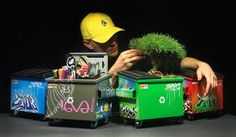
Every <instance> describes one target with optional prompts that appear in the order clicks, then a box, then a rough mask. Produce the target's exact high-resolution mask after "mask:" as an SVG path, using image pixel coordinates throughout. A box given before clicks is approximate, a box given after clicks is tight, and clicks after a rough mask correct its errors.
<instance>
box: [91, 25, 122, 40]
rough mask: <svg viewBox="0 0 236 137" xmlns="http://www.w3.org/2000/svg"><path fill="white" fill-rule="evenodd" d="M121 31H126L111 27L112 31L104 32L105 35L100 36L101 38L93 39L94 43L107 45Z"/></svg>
mask: <svg viewBox="0 0 236 137" xmlns="http://www.w3.org/2000/svg"><path fill="white" fill-rule="evenodd" d="M119 31H124V30H123V29H121V28H118V27H111V28H110V29H108V30H107V31H106V32H104V33H103V34H100V36H98V37H96V38H93V39H92V40H93V41H96V42H98V43H105V42H107V41H108V40H109V39H110V38H111V37H112V36H113V35H114V34H115V33H117V32H119Z"/></svg>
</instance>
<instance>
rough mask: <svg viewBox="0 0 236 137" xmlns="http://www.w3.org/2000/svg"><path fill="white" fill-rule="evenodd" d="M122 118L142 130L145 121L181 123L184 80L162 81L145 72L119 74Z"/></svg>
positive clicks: (118, 90) (117, 90)
mask: <svg viewBox="0 0 236 137" xmlns="http://www.w3.org/2000/svg"><path fill="white" fill-rule="evenodd" d="M118 78H119V86H118V88H117V89H116V96H117V97H118V98H119V111H120V116H121V117H122V118H123V120H124V122H125V123H126V121H127V120H132V121H135V127H136V128H140V127H142V124H143V121H144V120H152V119H162V118H176V120H177V122H178V123H179V122H182V116H183V115H184V112H183V103H184V100H183V80H184V79H183V78H182V77H175V78H160V77H158V76H155V75H151V74H149V73H146V72H142V71H120V72H118Z"/></svg>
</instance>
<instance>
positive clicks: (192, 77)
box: [181, 69, 224, 120]
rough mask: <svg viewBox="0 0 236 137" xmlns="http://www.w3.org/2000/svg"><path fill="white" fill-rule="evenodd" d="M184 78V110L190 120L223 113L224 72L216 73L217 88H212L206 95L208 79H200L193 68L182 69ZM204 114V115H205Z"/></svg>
mask: <svg viewBox="0 0 236 137" xmlns="http://www.w3.org/2000/svg"><path fill="white" fill-rule="evenodd" d="M181 76H182V77H183V78H184V79H185V80H184V112H185V116H186V118H187V119H188V120H194V119H195V118H196V116H203V114H204V115H205V116H207V114H212V112H213V113H215V114H216V115H222V114H223V78H224V76H223V75H222V74H219V73H216V76H217V88H214V89H211V90H210V91H209V93H208V94H207V95H205V96H204V94H203V93H204V92H205V87H206V81H205V79H203V80H201V81H198V80H197V74H196V72H195V71H193V70H187V69H186V70H182V72H181ZM205 116H204V117H205ZM209 116H210V115H209Z"/></svg>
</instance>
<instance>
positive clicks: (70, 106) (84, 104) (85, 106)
mask: <svg viewBox="0 0 236 137" xmlns="http://www.w3.org/2000/svg"><path fill="white" fill-rule="evenodd" d="M93 107H94V98H92V99H91V100H82V101H81V102H80V103H78V104H75V102H74V98H73V97H68V98H67V100H66V101H63V100H61V110H62V111H65V112H67V113H70V112H76V113H82V114H87V113H92V112H93V111H94V108H93Z"/></svg>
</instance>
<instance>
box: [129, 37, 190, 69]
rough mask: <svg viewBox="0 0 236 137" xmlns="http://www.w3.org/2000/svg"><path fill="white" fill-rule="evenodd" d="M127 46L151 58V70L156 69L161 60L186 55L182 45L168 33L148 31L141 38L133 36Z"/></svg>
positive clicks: (179, 57) (174, 58)
mask: <svg viewBox="0 0 236 137" xmlns="http://www.w3.org/2000/svg"><path fill="white" fill-rule="evenodd" d="M129 47H130V48H132V49H138V50H140V51H142V52H143V54H144V55H145V56H147V57H150V58H151V62H152V65H153V68H152V71H158V68H159V67H160V66H159V65H161V64H162V61H168V60H172V61H173V60H177V59H183V58H184V57H186V51H185V49H184V46H183V45H182V44H181V43H179V42H178V41H177V40H176V39H174V38H173V37H171V36H169V35H164V34H160V33H148V34H147V35H144V36H143V37H141V38H133V39H131V40H130V42H129Z"/></svg>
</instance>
